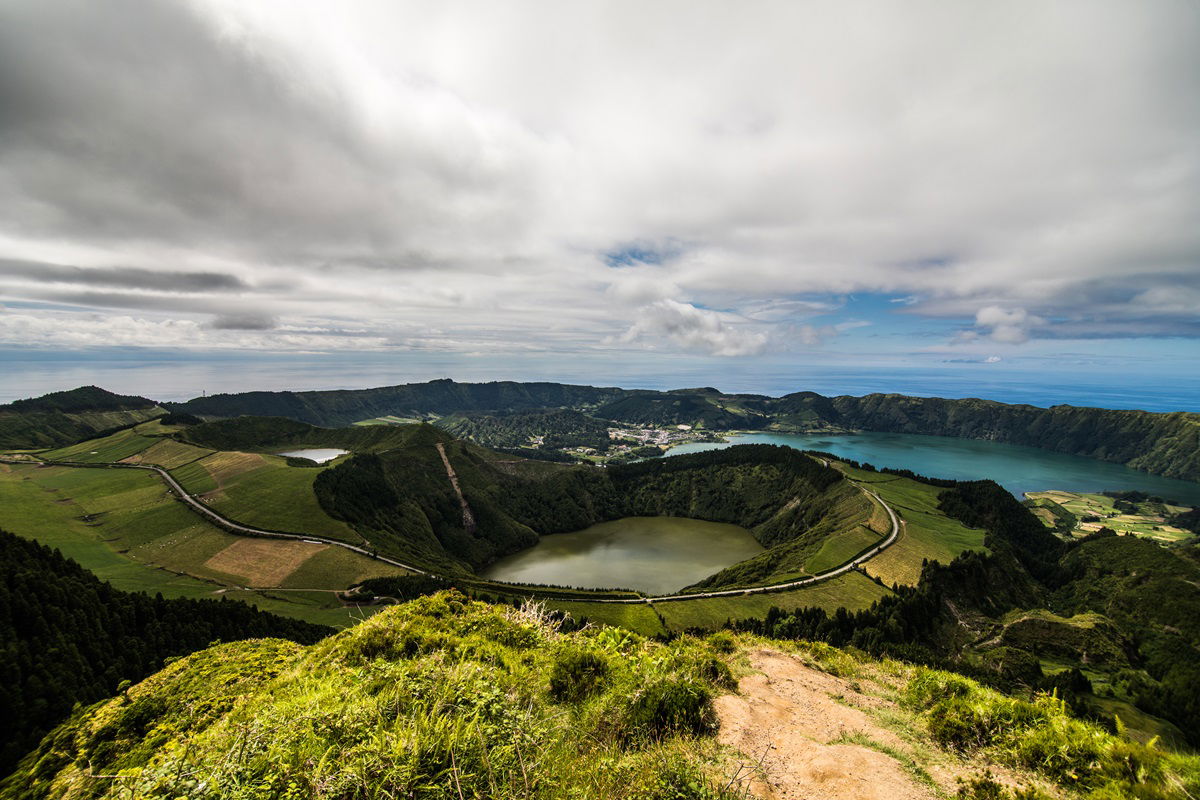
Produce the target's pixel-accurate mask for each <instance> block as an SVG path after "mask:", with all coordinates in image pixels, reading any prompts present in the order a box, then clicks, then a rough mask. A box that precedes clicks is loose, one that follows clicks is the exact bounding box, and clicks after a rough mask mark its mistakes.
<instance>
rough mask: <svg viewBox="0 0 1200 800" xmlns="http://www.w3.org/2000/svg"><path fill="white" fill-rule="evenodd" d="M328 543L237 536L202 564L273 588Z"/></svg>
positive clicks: (258, 586)
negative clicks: (236, 539) (234, 540)
mask: <svg viewBox="0 0 1200 800" xmlns="http://www.w3.org/2000/svg"><path fill="white" fill-rule="evenodd" d="M328 547H329V545H325V544H312V543H309V542H297V541H281V540H275V539H239V540H238V541H236V542H234V543H233V544H231V545H229V546H228V547H226V548H225V549H224V550H221V551H220V552H219V553H217V554H216V555H214V556H213V557H212V558H210V559H208V561H205V562H204V566H206V567H208V568H209V569H212V570H216V571H217V572H224V573H227V574H229V575H236V576H238V577H241V578H244V579H245V580H246V582H247V584H249V585H250V586H253V587H256V588H269V587H277V586H281V585H282V584H283V581H284V580H285V579H286V578H287V576H289V575H291V574H292V573H293V572H295V571H296V570H297V569H298V568H299V567H300V565H301V564H303V563H304V562H305V561H308V560H309V559H310V558H312V557H313V556H315V555H316V554H317V553H320V552H321V551H322V550H326V549H328Z"/></svg>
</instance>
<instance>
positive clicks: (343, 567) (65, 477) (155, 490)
mask: <svg viewBox="0 0 1200 800" xmlns="http://www.w3.org/2000/svg"><path fill="white" fill-rule="evenodd" d="M0 527H2V528H4V529H5V530H8V531H10V532H12V533H15V534H17V535H19V536H24V537H27V538H30V539H34V540H36V541H39V542H41V543H42V544H45V545H48V546H50V547H56V548H58V549H59V550H60V551H62V553H63V554H64V555H66V556H67V557H69V558H73V559H74V560H76V561H78V562H79V563H80V564H82V565H83V566H84V567H86V568H88V569H90V570H91V571H92V572H94V573H95V574H96V575H97V576H98V577H100V578H101V579H102V580H106V581H109V582H111V583H112V584H113V585H114V586H115V587H116V588H118V589H122V590H125V591H144V592H149V593H151V594H153V593H156V592H162V594H163V596H164V597H193V598H196V597H212V596H214V592H217V591H219V590H221V589H222V588H225V589H229V588H230V587H233V588H234V589H235V590H236V591H227V592H225V593H224V594H225V596H229V597H238V598H240V599H244V600H246V601H247V602H250V603H252V604H253V605H255V606H258V607H259V608H263V609H264V610H270V611H275V612H277V613H280V614H286V615H288V616H293V617H297V618H300V619H305V620H308V621H310V622H322V623H323V624H334V622H333V621H341V623H342V624H345V623H347V622H348V621H349V617H348V612H349V611H350V610H348V609H344V608H342V607H341V605H340V604H339V603H338V602H337V600H336V598H335V597H334V596H333V594H332V592H331V591H329V590H339V589H344V588H346V587H347V586H349V585H351V584H352V583H355V582H357V581H359V580H361V579H362V578H364V577H367V576H369V575H389V574H398V573H401V572H403V570H400V569H398V568H395V567H392V566H390V565H387V564H382V563H378V562H375V561H372V560H371V559H368V558H366V557H364V556H359V555H357V554H355V553H351V552H349V551H345V550H342V549H341V548H337V547H332V546H329V545H310V544H306V543H303V542H291V541H281V542H275V541H271V540H267V539H253V538H249V537H241V536H235V535H233V534H230V533H226V532H225V531H222V530H220V529H218V528H216V527H214V526H212V525H210V524H208V523H207V522H206V521H204V520H203V519H202V518H201V517H199V516H198V515H197V514H195V513H194V512H193V511H190V510H189V509H188V508H187V507H186V506H184V505H183V504H182V503H180V502H178V501H177V500H175V499H174V498H173V497H172V496H171V495H170V494H169V493H168V492H167V490H166V487H165V486H164V485H163V483H162V480H161V479H160V478H159V477H158V476H156V475H155V474H153V473H151V472H148V471H142V470H117V469H113V470H106V469H87V468H78V467H75V468H73V467H51V466H45V465H38V466H35V465H29V466H25V465H13V464H0ZM297 546H299V548H301V549H300V550H299V551H297ZM231 548H232V549H231ZM285 568H286V569H285ZM275 585H277V586H278V587H279V588H281V589H287V588H296V589H321V590H327V591H326V592H325V593H322V594H310V595H304V594H301V593H287V594H270V593H268V594H263V593H259V592H251V591H241V588H242V587H272V586H275Z"/></svg>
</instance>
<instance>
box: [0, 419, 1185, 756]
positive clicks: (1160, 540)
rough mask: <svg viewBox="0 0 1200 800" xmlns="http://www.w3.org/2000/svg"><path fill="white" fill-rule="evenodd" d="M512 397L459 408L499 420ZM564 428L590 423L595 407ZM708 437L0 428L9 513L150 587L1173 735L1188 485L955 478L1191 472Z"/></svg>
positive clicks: (37, 535)
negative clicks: (916, 675) (779, 655)
mask: <svg viewBox="0 0 1200 800" xmlns="http://www.w3.org/2000/svg"><path fill="white" fill-rule="evenodd" d="M92 397H93V398H94V397H95V395H92ZM114 402H125V401H123V400H122V401H114ZM573 413H574V412H573ZM579 413H580V414H582V412H579ZM450 416H452V415H448V416H446V417H440V418H439V419H438V420H435V422H437V421H440V419H445V418H449V417H450ZM505 419H507V418H506V417H504V416H498V417H494V418H491V419H490V421H489V422H488V423H487V425H482V426H477V427H475V428H473V429H472V430H475V431H477V432H479V435H480V436H483V437H486V436H492V435H495V434H496V432H497V431H503V430H507V429H508V422H505V421H504V420H505ZM538 419H543V420H546V421H547V422H546V424H547V425H549V426H550V427H548V428H546V429H544V431H545V432H544V433H541V434H537V433H533V432H532V431H536V430H537V428H535V427H529V426H530V425H533V424H534V423H535V422H536V421H537V420H538ZM589 419H591V418H590V417H589ZM520 421H521V425H522V426H525V427H523V428H521V431H520V433H519V435H520V436H534V437H537V436H540V437H541V441H542V442H543V443H545V442H546V441H548V440H549V439H550V437H551V436H557V437H560V438H559V443H560V444H562V445H563V446H564V447H566V448H568V449H569V448H579V447H583V446H585V445H581V444H578V442H579V441H580V440H579V439H572V438H570V437H571V431H570V430H569V428H568V427H564V426H569V425H571V424H575V423H576V422H578V419H577V417H575V416H572V415H566V416H564V415H563V414H562V413H558V412H556V413H547V414H544V415H541V416H538V415H536V414H535V415H533V416H528V417H526V416H521V417H520ZM680 424H684V423H680ZM583 425H584V427H583V428H582V429H580V431H578V433H579V435H581V436H584V437H585V439H586V436H588V435H590V434H589V433H588V431H590V430H592V428H594V427H595V426H594V425H593V423H591V422H584V423H583ZM554 426H558V427H554ZM599 430H600V428H595V431H596V432H598V431H599ZM625 430H631V429H625ZM603 432H604V435H605V436H607V437H609V438H610V440H613V439H612V437H611V435H610V430H609V428H608V427H607V426H605V427H604V428H603ZM682 433H684V432H682V431H681V434H682ZM705 435H706V436H709V434H705ZM709 438H714V439H715V438H718V437H717V436H715V435H712V436H710V437H709ZM721 438H725V439H727V441H724V442H718V441H709V442H690V443H685V444H683V445H681V446H677V447H675V448H673V449H672V450H671V451H670V453H669V454H668V455H665V456H660V457H647V458H642V459H620V458H618V459H604V461H605V462H606V463H603V464H599V463H574V462H567V461H557V460H547V459H546V458H544V457H538V456H541V455H543V454H531V453H527V452H526V451H531V450H534V449H536V448H533V447H527V446H518V447H506V446H501V445H497V446H496V447H497V449H492V448H489V447H484V446H481V444H479V443H478V442H475V441H472V440H471V439H465V438H456V437H455V436H454V435H453V434H452V433H451V432H450V431H448V430H447V429H445V428H443V427H440V426H438V425H435V424H429V423H427V422H419V423H414V424H386V425H348V426H346V427H340V428H339V427H318V426H314V425H311V424H308V423H304V422H300V421H298V420H294V419H288V418H281V417H258V416H240V417H231V418H225V419H211V420H204V419H202V418H200V417H197V416H194V415H191V414H189V413H186V412H181V411H168V410H165V409H159V410H158V411H156V412H155V413H154V415H153V416H152V417H151V418H150V419H147V420H141V421H133V422H131V423H130V424H127V425H125V426H123V427H121V428H119V429H117V430H114V431H111V432H108V433H104V432H101V433H100V434H97V435H95V436H92V437H91V438H86V439H83V440H82V441H77V442H73V443H61V444H59V445H57V446H55V447H46V448H40V449H39V448H11V449H9V450H8V451H7V452H5V453H4V454H3V457H2V459H0V461H2V463H0V528H3V529H4V530H7V531H9V532H11V533H14V534H17V535H18V536H21V537H25V538H27V539H32V540H36V541H38V542H41V543H44V544H47V545H51V546H54V547H58V548H60V550H61V551H62V552H63V554H65V555H66V556H68V557H71V558H74V559H75V560H77V561H79V563H81V564H82V565H83V566H84V567H87V568H88V569H90V570H92V571H93V572H94V574H96V575H97V576H99V577H101V578H104V579H106V580H109V581H111V582H112V583H113V585H114V586H115V587H116V588H117V589H122V590H126V591H148V592H150V593H161V595H162V596H163V597H164V598H203V597H210V598H229V599H237V600H244V601H246V602H249V603H251V604H253V605H255V606H257V607H258V608H260V609H263V610H266V611H270V612H273V613H275V614H280V615H284V616H286V617H292V618H294V619H297V620H304V621H307V622H314V623H319V624H324V625H330V626H333V627H336V628H343V629H344V628H353V627H356V626H357V627H361V626H362V625H363V624H364V623H363V620H366V619H369V618H372V617H373V616H374V615H378V614H380V612H386V611H388V609H389V608H390V607H392V606H394V605H397V604H401V603H404V602H406V601H408V600H409V599H411V598H412V597H417V598H421V597H426V599H428V598H427V596H428V595H430V594H432V593H436V592H439V591H446V590H452V591H455V592H458V593H459V594H460V595H461V596H463V597H465V598H470V599H472V600H477V601H483V602H485V603H491V604H496V605H495V606H494V607H497V608H505V607H507V608H520V607H522V606H523V605H526V606H527V604H529V603H531V602H532V603H536V604H537V607H538V608H539V609H540V611H539V612H538V613H541V614H552V615H555V616H554V619H557V620H562V621H563V624H564V625H565V626H567V627H568V628H571V629H573V628H576V627H579V626H584V627H585V628H587V629H588V630H613V629H624V630H626V631H629V632H631V634H630V635H640V636H647V637H657V638H661V639H671V638H672V637H676V636H680V635H683V636H684V637H685V638H688V637H694V636H697V635H707V634H708V633H709V632H712V631H719V630H721V629H727V628H732V629H734V630H737V631H740V632H741V633H740V634H739V635H742V636H767V637H769V638H770V640H771V641H775V642H789V641H796V640H809V641H811V640H816V641H824V642H828V643H830V644H832V645H835V646H838V647H851V648H854V649H855V652H866V653H871V654H875V655H879V656H888V657H900V658H903V659H905V660H906V661H910V662H915V663H921V664H928V665H932V666H938V667H943V668H953V669H955V670H959V671H962V672H965V673H967V674H969V675H971V676H972V677H975V678H978V679H980V680H983V681H985V682H986V683H988V684H990V685H992V686H996V687H999V688H1001V689H1004V690H1005V691H1009V692H1014V693H1017V694H1018V695H1020V694H1022V693H1024V694H1025V695H1027V696H1030V697H1033V696H1035V694H1036V692H1038V691H1043V690H1047V691H1048V690H1053V691H1055V692H1060V693H1061V696H1062V697H1064V698H1066V699H1067V700H1068V701H1069V703H1070V708H1071V710H1072V712H1073V713H1075V714H1079V715H1082V716H1085V717H1088V718H1090V719H1093V720H1095V721H1097V722H1099V723H1100V724H1104V725H1109V726H1115V729H1116V730H1119V731H1123V732H1124V735H1127V736H1129V737H1133V738H1134V739H1136V740H1139V741H1143V742H1144V741H1149V740H1150V738H1152V737H1154V736H1159V737H1160V738H1161V740H1162V741H1164V742H1168V743H1169V744H1170V746H1171V747H1173V748H1186V747H1188V746H1190V744H1189V743H1190V742H1192V741H1193V736H1192V731H1193V730H1195V727H1194V726H1195V723H1197V722H1200V705H1198V704H1197V699H1196V696H1195V693H1194V691H1192V689H1191V687H1192V686H1194V685H1195V681H1196V680H1198V679H1200V675H1198V674H1197V673H1196V671H1195V670H1196V666H1195V665H1196V664H1197V663H1200V659H1197V656H1198V655H1200V649H1198V648H1200V631H1198V630H1196V629H1195V624H1194V619H1193V617H1192V616H1191V614H1192V611H1194V610H1195V609H1200V596H1197V595H1196V592H1197V591H1200V590H1198V589H1196V587H1198V586H1200V559H1197V558H1196V556H1195V555H1194V550H1195V546H1194V536H1193V535H1192V534H1191V533H1190V530H1188V529H1186V528H1178V529H1172V530H1169V531H1164V530H1163V528H1164V526H1165V523H1166V522H1167V520H1168V518H1169V519H1170V520H1175V519H1177V518H1178V519H1179V520H1180V524H1181V525H1191V524H1192V523H1191V522H1190V521H1189V520H1191V517H1190V516H1188V514H1190V513H1191V512H1190V511H1188V507H1187V506H1184V505H1173V504H1171V503H1167V502H1166V501H1164V500H1163V498H1162V497H1160V496H1158V495H1150V494H1147V493H1145V492H1142V491H1141V490H1137V491H1129V490H1123V491H1122V492H1116V491H1112V492H1111V494H1110V495H1105V494H1098V493H1095V492H1093V493H1084V492H1071V491H1066V490H1055V491H1048V492H1042V493H1034V494H1032V495H1031V498H1030V500H1029V501H1027V503H1026V505H1022V504H1021V503H1019V502H1017V501H1016V500H1015V499H1014V498H1013V496H1012V494H1010V493H1009V492H1008V491H1005V490H1004V489H1003V488H1001V486H1000V485H998V484H997V483H994V482H992V481H987V480H983V481H980V480H974V478H978V477H980V476H981V474H986V473H988V472H994V474H995V475H996V477H998V478H999V479H1000V483H1001V484H1004V485H1005V486H1007V487H1009V488H1011V489H1019V488H1021V486H1023V485H1026V484H1020V483H1015V482H1014V481H1029V480H1041V478H1039V477H1038V476H1039V475H1040V474H1044V475H1053V476H1057V477H1056V478H1055V479H1056V480H1060V481H1061V483H1060V484H1059V485H1071V484H1070V482H1069V481H1070V480H1081V481H1097V480H1099V479H1100V478H1104V477H1105V476H1107V478H1106V479H1109V480H1114V481H1115V480H1121V479H1124V478H1128V477H1132V479H1134V480H1137V481H1161V482H1162V483H1159V484H1157V485H1158V486H1159V487H1160V488H1161V487H1162V486H1169V487H1171V488H1175V489H1179V488H1180V487H1179V486H1174V484H1176V483H1181V484H1183V487H1182V488H1183V489H1185V490H1186V489H1188V488H1189V487H1188V485H1187V484H1186V483H1184V482H1178V481H1170V480H1169V479H1162V478H1154V477H1153V476H1148V475H1146V474H1145V473H1141V472H1135V471H1132V470H1129V469H1128V468H1126V467H1123V466H1120V465H1115V464H1106V463H1103V462H1098V461H1085V460H1083V459H1080V458H1079V457H1077V456H1068V455H1063V454H1054V453H1047V452H1046V451H1043V450H1036V449H1032V448H1025V447H1015V446H1012V445H1005V444H998V443H994V442H985V441H971V440H948V439H946V438H944V437H928V436H921V435H915V434H895V433H886V434H870V433H858V434H838V435H830V434H828V433H820V434H794V433H792V434H788V433H761V432H758V433H736V432H732V431H726V432H724V433H723V434H722V435H721ZM508 441H509V443H510V444H511V443H513V441H514V440H508ZM1039 459H1040V461H1039ZM868 462H869V463H868ZM1043 462H1044V464H1043ZM1043 469H1044V470H1045V472H1044V473H1042V472H1039V470H1043ZM1006 470H1007V471H1006ZM926 473H933V474H934V475H937V476H938V477H924V474H926ZM1087 485H1089V486H1090V485H1091V484H1090V483H1089V484H1087ZM1106 485H1111V484H1104V483H1100V486H1099V487H1097V488H1104V487H1105V486H1106ZM1127 485H1132V486H1142V487H1146V486H1147V484H1146V483H1131V484H1127ZM1110 491H1111V490H1110ZM1176 494H1178V495H1179V496H1180V497H1181V498H1183V499H1184V501H1186V499H1188V498H1190V497H1191V495H1189V494H1187V492H1186V491H1179V492H1176ZM1170 499H1171V500H1175V499H1178V498H1176V497H1171V498H1170ZM1155 515H1157V516H1155ZM1091 516H1096V517H1097V518H1099V519H1100V520H1101V521H1102V522H1103V521H1110V522H1111V523H1112V526H1113V529H1116V530H1118V531H1119V532H1125V533H1131V534H1136V536H1116V535H1114V534H1113V533H1112V530H1110V529H1108V528H1107V527H1106V526H1104V525H1099V526H1096V527H1094V528H1093V527H1091V525H1092V523H1090V522H1087V521H1085V520H1087V519H1090V517H1091ZM1085 525H1087V526H1089V527H1083V526H1085ZM1165 527H1170V526H1165ZM1156 528H1157V530H1156ZM1155 534H1158V536H1157V537H1156V538H1157V541H1156V540H1155ZM1138 537H1146V538H1145V539H1144V540H1139V538H1138ZM1147 575H1150V576H1153V578H1152V579H1150V580H1149V582H1148V581H1147V578H1146V577H1145V576H1147ZM1164 595H1167V596H1171V597H1173V598H1174V599H1175V601H1176V602H1175V603H1173V604H1171V605H1170V606H1164V605H1163V604H1161V603H1159V602H1157V598H1158V597H1160V596H1164ZM385 616H387V615H385ZM389 618H390V617H389ZM589 626H590V627H589ZM609 626H611V627H609ZM1118 719H1119V720H1120V721H1119V722H1116V721H1115V720H1118Z"/></svg>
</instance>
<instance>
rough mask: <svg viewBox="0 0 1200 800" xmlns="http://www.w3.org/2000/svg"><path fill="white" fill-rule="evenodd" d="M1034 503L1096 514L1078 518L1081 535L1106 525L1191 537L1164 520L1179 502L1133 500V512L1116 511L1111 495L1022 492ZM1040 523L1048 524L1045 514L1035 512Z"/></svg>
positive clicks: (1162, 537)
mask: <svg viewBox="0 0 1200 800" xmlns="http://www.w3.org/2000/svg"><path fill="white" fill-rule="evenodd" d="M1026 496H1027V497H1028V498H1029V499H1030V500H1033V501H1035V502H1038V503H1054V504H1057V505H1059V506H1061V507H1062V508H1064V509H1066V510H1067V511H1069V512H1070V513H1072V514H1074V515H1075V518H1076V519H1077V520H1082V518H1083V517H1085V516H1096V517H1099V518H1100V520H1099V521H1098V522H1082V521H1080V522H1079V523H1078V524H1077V525H1076V526H1075V533H1076V534H1077V535H1080V536H1083V535H1087V534H1089V533H1092V532H1094V531H1096V530H1099V529H1100V528H1101V527H1105V528H1109V529H1110V530H1114V531H1116V532H1117V533H1130V534H1134V535H1136V536H1142V537H1146V538H1150V539H1157V540H1159V541H1163V542H1178V541H1182V540H1184V539H1188V538H1191V537H1192V535H1193V534H1192V533H1190V532H1189V531H1185V530H1183V529H1182V528H1176V527H1174V526H1171V525H1168V524H1167V523H1166V516H1167V515H1168V514H1172V513H1178V512H1180V511H1185V510H1186V509H1185V508H1184V507H1183V506H1168V505H1164V504H1162V503H1151V502H1143V503H1137V504H1135V505H1136V507H1137V508H1136V513H1126V512H1122V511H1118V510H1117V509H1116V507H1115V506H1114V505H1113V498H1111V497H1108V496H1106V495H1103V494H1090V493H1085V492H1064V491H1050V492H1030V493H1029V494H1027V495H1026ZM1039 519H1041V520H1042V521H1043V522H1044V523H1047V525H1048V527H1053V525H1049V524H1048V521H1047V520H1046V519H1045V517H1043V516H1041V515H1039Z"/></svg>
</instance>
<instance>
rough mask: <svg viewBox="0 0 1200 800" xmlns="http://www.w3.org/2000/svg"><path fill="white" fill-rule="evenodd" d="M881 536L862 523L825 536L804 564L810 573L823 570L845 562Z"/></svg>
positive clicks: (874, 542)
mask: <svg viewBox="0 0 1200 800" xmlns="http://www.w3.org/2000/svg"><path fill="white" fill-rule="evenodd" d="M882 538H883V537H882V536H880V535H879V534H878V533H876V532H875V531H873V530H871V529H870V528H866V527H863V526H862V525H859V526H856V527H853V528H850V529H849V530H845V531H841V532H839V533H835V534H831V535H830V536H828V537H826V539H825V541H824V543H822V545H821V549H820V550H818V551H817V552H816V554H815V555H814V556H813V557H812V558H810V559H809V560H808V562H807V563H806V564H805V565H804V567H805V569H806V570H808V571H809V572H810V573H813V574H816V573H818V572H825V571H826V570H830V569H833V568H834V567H839V566H841V565H842V564H845V563H846V562H847V561H849V560H850V559H852V558H854V557H855V556H856V555H858V554H859V553H861V552H863V551H864V550H866V549H867V548H868V547H871V546H872V545H875V544H878V543H879V541H880V540H881V539H882Z"/></svg>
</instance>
